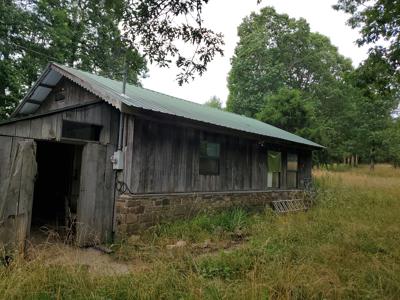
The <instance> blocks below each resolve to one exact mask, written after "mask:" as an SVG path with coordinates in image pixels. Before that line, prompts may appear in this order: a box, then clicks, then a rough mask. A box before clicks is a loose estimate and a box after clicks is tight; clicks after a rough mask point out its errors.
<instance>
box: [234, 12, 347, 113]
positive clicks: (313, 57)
mask: <svg viewBox="0 0 400 300" xmlns="http://www.w3.org/2000/svg"><path fill="white" fill-rule="evenodd" d="M238 34H239V37H240V41H239V43H238V45H237V47H236V49H235V55H234V57H233V59H232V69H231V71H230V73H229V77H228V87H229V98H228V101H227V108H228V110H230V111H232V112H236V113H239V114H244V115H247V116H250V117H252V116H254V115H255V114H256V113H257V112H259V111H260V110H261V109H262V107H263V105H264V97H265V96H266V95H268V94H273V93H276V92H277V91H278V90H279V89H281V88H283V87H287V88H292V89H298V90H302V91H304V92H308V93H311V94H312V93H317V92H318V91H321V89H319V90H318V89H316V87H317V86H322V85H325V86H329V84H330V83H332V82H335V81H336V80H337V79H338V78H340V77H342V76H343V73H345V72H347V71H350V70H351V69H352V67H351V62H350V60H348V59H345V58H344V57H343V56H341V55H340V54H339V53H338V52H337V49H336V47H334V46H333V45H332V44H331V43H330V41H329V39H328V38H327V37H325V36H322V35H320V34H317V33H312V32H310V28H309V25H308V23H307V22H306V21H305V20H304V19H299V20H296V19H293V18H289V16H287V15H286V14H278V13H277V12H276V11H275V10H274V9H273V8H271V7H266V8H263V9H262V10H261V11H260V13H259V14H256V13H252V14H251V15H250V16H249V17H247V18H245V19H244V21H243V23H242V24H241V25H240V26H239V28H238ZM318 96H321V95H318ZM325 98H326V95H325V96H322V97H320V101H324V99H325ZM322 104H323V103H322Z"/></svg>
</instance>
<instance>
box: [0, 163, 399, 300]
mask: <svg viewBox="0 0 400 300" xmlns="http://www.w3.org/2000/svg"><path fill="white" fill-rule="evenodd" d="M315 173H316V177H317V180H318V188H319V196H318V199H317V204H316V206H315V207H313V208H312V209H311V210H310V211H308V212H306V213H296V214H289V215H284V216H277V215H275V214H274V213H273V212H271V211H270V210H267V211H265V212H263V213H259V214H249V213H246V212H244V211H243V210H240V209H236V210H232V211H227V212H224V213H221V214H215V215H199V216H197V217H195V218H193V219H192V220H186V221H178V222H174V223H171V224H164V225H160V226H157V227H155V228H152V229H150V230H148V231H146V232H144V233H143V234H141V235H140V237H136V238H131V239H127V240H125V241H123V242H121V243H120V244H116V245H114V246H113V248H114V250H115V253H114V254H113V257H114V259H115V260H117V261H119V262H123V263H127V264H130V263H131V264H132V266H133V271H132V272H131V273H128V274H123V275H115V276H106V275H104V274H101V273H95V274H93V273H92V272H90V270H88V268H85V267H84V266H80V267H78V266H59V265H48V264H46V263H45V259H44V258H43V257H41V256H40V255H38V257H37V258H35V259H33V260H30V261H16V262H15V263H13V264H12V265H11V266H10V267H9V268H0V298H1V299H10V298H11V299H12V298H16V299H54V298H56V299H127V298H129V299H177V298H178V299H202V298H204V299H308V298H314V299H342V298H343V299H348V298H355V299H399V298H400V284H399V282H400V222H399V216H400V191H399V190H400V174H399V173H398V170H394V169H391V168H390V167H388V166H377V169H376V171H375V172H374V173H370V172H369V171H368V167H359V168H357V169H352V170H348V171H341V172H326V171H317V172H315ZM178 240H184V241H186V242H187V245H186V246H185V247H181V248H179V247H178V248H174V249H172V250H168V249H167V248H166V247H167V245H173V244H175V243H176V242H177V241H178ZM205 241H207V243H209V244H211V245H212V246H207V247H202V246H201V245H203V244H204V242H205ZM137 261H140V262H141V264H142V268H140V269H139V268H138V269H137V270H136V271H135V263H136V262H137Z"/></svg>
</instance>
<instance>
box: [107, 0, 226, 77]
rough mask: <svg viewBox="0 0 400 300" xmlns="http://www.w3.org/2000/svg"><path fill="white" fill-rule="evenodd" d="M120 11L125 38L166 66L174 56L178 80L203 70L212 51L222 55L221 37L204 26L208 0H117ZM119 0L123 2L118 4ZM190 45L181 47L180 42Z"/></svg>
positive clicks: (128, 42) (151, 59)
mask: <svg viewBox="0 0 400 300" xmlns="http://www.w3.org/2000/svg"><path fill="white" fill-rule="evenodd" d="M109 2H110V3H117V6H118V7H122V11H123V20H122V24H123V31H124V37H125V41H126V42H127V44H128V46H129V47H130V48H132V49H140V51H141V52H143V53H144V55H145V56H146V57H147V58H148V59H149V60H150V62H156V63H158V64H159V65H160V66H168V65H169V64H170V63H172V61H173V60H174V61H175V63H176V65H177V66H178V67H179V68H180V69H181V72H180V73H179V74H178V75H177V79H178V82H179V84H183V83H184V82H187V81H188V80H189V79H190V78H193V77H194V75H195V74H200V75H201V74H203V73H204V72H205V70H206V69H207V65H208V63H209V62H210V61H211V60H212V59H213V58H214V56H215V55H218V54H219V55H222V54H223V51H222V48H221V47H222V45H223V44H224V42H223V37H222V34H220V33H215V32H214V31H212V30H211V29H208V28H206V27H204V26H203V19H202V10H203V6H204V5H206V4H207V3H208V2H209V0H185V1H183V0H178V1H177V0H119V1H109ZM121 3H122V4H121ZM182 41H183V42H184V43H185V44H186V45H187V46H189V45H192V46H193V47H192V49H191V51H186V53H185V52H184V51H182V49H181V48H180V47H179V46H178V45H179V44H180V43H181V42H182Z"/></svg>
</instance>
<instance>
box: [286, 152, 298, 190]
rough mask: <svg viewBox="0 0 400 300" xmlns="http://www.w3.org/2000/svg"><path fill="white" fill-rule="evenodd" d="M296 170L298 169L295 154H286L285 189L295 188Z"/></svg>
mask: <svg viewBox="0 0 400 300" xmlns="http://www.w3.org/2000/svg"><path fill="white" fill-rule="evenodd" d="M297 169H298V157H297V154H295V153H288V155H287V174H286V181H287V187H288V188H289V189H295V188H297Z"/></svg>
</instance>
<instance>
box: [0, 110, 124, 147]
mask: <svg viewBox="0 0 400 300" xmlns="http://www.w3.org/2000/svg"><path fill="white" fill-rule="evenodd" d="M63 120H69V121H76V122H83V123H90V124H94V125H99V126H102V130H101V134H100V143H102V144H113V145H116V144H117V139H118V122H119V121H118V120H119V112H118V111H117V110H116V109H115V108H113V107H112V106H111V105H109V104H107V103H104V102H100V103H96V104H91V105H88V106H84V107H80V108H74V109H70V110H66V111H62V112H57V113H54V114H51V115H45V116H40V117H37V118H32V119H27V120H21V121H17V122H14V123H10V124H4V125H0V135H8V136H17V137H22V138H32V139H39V140H55V141H60V140H62V137H61V131H62V121H63Z"/></svg>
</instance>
